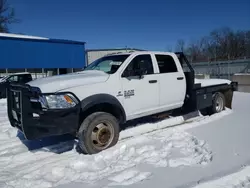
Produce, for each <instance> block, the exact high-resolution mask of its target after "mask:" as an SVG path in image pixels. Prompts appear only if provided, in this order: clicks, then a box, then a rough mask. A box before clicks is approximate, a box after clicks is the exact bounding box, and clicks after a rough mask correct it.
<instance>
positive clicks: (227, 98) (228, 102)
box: [223, 89, 233, 109]
mask: <svg viewBox="0 0 250 188" xmlns="http://www.w3.org/2000/svg"><path fill="white" fill-rule="evenodd" d="M223 94H224V96H225V102H226V104H225V106H226V107H227V108H230V109H232V100H233V91H232V90H231V89H229V90H227V91H225V92H223Z"/></svg>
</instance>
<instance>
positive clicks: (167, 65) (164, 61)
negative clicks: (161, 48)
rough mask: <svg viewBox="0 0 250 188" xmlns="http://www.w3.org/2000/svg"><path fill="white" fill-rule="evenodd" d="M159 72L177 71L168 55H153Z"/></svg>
mask: <svg viewBox="0 0 250 188" xmlns="http://www.w3.org/2000/svg"><path fill="white" fill-rule="evenodd" d="M155 58H156V60H157V64H158V67H159V71H160V73H173V72H177V67H176V64H175V61H174V59H173V57H172V56H170V55H155Z"/></svg>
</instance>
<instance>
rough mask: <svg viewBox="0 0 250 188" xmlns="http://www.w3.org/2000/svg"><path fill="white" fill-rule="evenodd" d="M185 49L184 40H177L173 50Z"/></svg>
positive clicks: (181, 50)
mask: <svg viewBox="0 0 250 188" xmlns="http://www.w3.org/2000/svg"><path fill="white" fill-rule="evenodd" d="M184 49H185V41H184V40H183V39H180V40H178V41H177V44H176V48H175V51H179V52H184Z"/></svg>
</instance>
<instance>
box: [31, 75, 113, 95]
mask: <svg viewBox="0 0 250 188" xmlns="http://www.w3.org/2000/svg"><path fill="white" fill-rule="evenodd" d="M108 78H109V74H107V73H105V72H103V71H98V70H86V71H81V72H76V73H71V74H64V75H58V76H50V77H45V78H38V79H36V80H33V81H31V82H28V84H29V85H30V86H35V87H39V88H40V89H41V91H42V92H43V93H48V92H56V91H59V90H63V89H67V88H71V87H76V86H82V85H87V84H94V83H100V82H105V81H106V80H107V79H108Z"/></svg>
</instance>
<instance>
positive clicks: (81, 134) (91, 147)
mask: <svg viewBox="0 0 250 188" xmlns="http://www.w3.org/2000/svg"><path fill="white" fill-rule="evenodd" d="M99 125H101V126H102V127H101V128H100V129H99V127H97V126H99ZM104 125H105V126H104ZM96 130H97V133H95V131H96ZM101 130H102V131H103V130H104V134H105V131H106V135H104V134H103V135H104V137H101V136H102V134H101V133H102V132H101ZM100 132H101V133H100ZM109 133H110V139H109V141H108V143H107V144H106V145H105V146H98V144H101V143H102V142H101V141H100V140H101V139H104V140H106V138H105V136H107V135H108V136H109ZM92 134H96V137H95V136H93V137H94V138H97V137H98V135H100V134H101V136H100V137H98V138H97V139H96V140H97V141H96V140H93V139H92ZM119 134H120V128H119V123H118V121H117V119H116V117H114V116H113V115H112V114H109V113H106V112H95V113H93V114H90V115H89V116H87V118H85V119H84V120H83V122H82V124H81V126H80V128H79V131H78V135H77V136H78V139H79V147H80V150H81V152H82V153H84V154H95V153H99V152H100V151H102V150H105V149H108V148H110V147H112V146H114V145H115V144H116V143H117V142H118V139H119ZM100 138H101V139H100ZM102 141H103V140H102Z"/></svg>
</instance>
